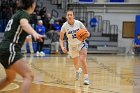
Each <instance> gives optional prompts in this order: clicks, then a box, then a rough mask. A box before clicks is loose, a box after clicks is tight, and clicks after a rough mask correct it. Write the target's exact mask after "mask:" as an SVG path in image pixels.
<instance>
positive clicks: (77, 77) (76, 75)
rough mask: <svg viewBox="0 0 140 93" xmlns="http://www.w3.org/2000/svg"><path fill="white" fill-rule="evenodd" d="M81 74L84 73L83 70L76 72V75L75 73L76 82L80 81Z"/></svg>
mask: <svg viewBox="0 0 140 93" xmlns="http://www.w3.org/2000/svg"><path fill="white" fill-rule="evenodd" d="M81 73H82V69H81V68H79V70H78V71H76V73H75V80H78V79H79V77H80V74H81Z"/></svg>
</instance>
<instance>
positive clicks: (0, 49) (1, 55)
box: [0, 10, 30, 69]
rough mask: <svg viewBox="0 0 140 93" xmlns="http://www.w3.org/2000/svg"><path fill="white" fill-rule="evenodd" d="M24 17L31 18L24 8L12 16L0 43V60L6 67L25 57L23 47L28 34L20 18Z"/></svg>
mask: <svg viewBox="0 0 140 93" xmlns="http://www.w3.org/2000/svg"><path fill="white" fill-rule="evenodd" d="M23 18H24V19H27V20H29V18H30V15H29V14H28V13H27V12H25V11H24V10H19V11H17V12H16V13H15V14H14V15H13V16H12V18H11V20H9V22H8V24H7V27H6V29H5V33H4V37H3V40H2V42H1V43H0V62H1V64H2V65H3V66H4V68H6V69H7V68H8V67H9V66H10V65H12V64H13V63H14V62H16V61H17V60H19V59H21V58H22V57H23V55H22V54H21V47H22V45H23V43H24V41H25V38H26V36H27V35H28V34H27V33H26V32H25V31H24V30H22V28H21V26H20V20H21V19H23Z"/></svg>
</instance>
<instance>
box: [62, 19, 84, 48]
mask: <svg viewBox="0 0 140 93" xmlns="http://www.w3.org/2000/svg"><path fill="white" fill-rule="evenodd" d="M82 28H83V29H86V27H85V26H84V25H83V23H82V22H80V21H78V20H74V24H73V25H70V24H69V23H68V22H65V23H64V24H63V26H62V28H61V32H63V33H66V35H67V38H68V43H69V44H70V45H76V44H80V43H81V41H79V40H78V39H77V38H76V32H77V31H78V30H79V29H82Z"/></svg>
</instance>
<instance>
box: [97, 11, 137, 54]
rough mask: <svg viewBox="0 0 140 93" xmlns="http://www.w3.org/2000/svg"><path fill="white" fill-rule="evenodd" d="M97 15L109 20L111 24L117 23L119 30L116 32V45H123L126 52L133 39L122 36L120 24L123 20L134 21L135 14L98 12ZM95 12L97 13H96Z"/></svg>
mask: <svg viewBox="0 0 140 93" xmlns="http://www.w3.org/2000/svg"><path fill="white" fill-rule="evenodd" d="M98 14H99V15H102V16H103V19H107V20H110V23H111V24H116V25H118V28H119V32H118V46H119V47H125V48H126V53H127V52H128V51H129V49H130V48H131V47H132V41H133V40H134V39H131V38H122V26H123V21H135V16H136V14H112V13H107V14H104V13H98ZM98 14H97V15H98Z"/></svg>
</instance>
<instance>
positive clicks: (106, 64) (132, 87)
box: [0, 54, 140, 93]
mask: <svg viewBox="0 0 140 93" xmlns="http://www.w3.org/2000/svg"><path fill="white" fill-rule="evenodd" d="M25 56H26V57H25V58H26V59H27V60H28V65H29V66H30V67H31V68H32V71H33V73H34V76H35V78H34V81H33V83H32V87H31V92H30V93H140V92H139V91H140V57H134V56H124V55H106V54H105V55H103V54H101V55H99V54H98V55H95V54H92V55H91V54H90V55H88V58H87V63H88V72H89V79H90V85H83V74H81V77H80V80H78V81H75V80H74V67H73V64H72V62H71V59H70V58H69V56H67V55H47V56H45V57H36V56H35V55H25ZM4 76H5V73H4V70H3V67H2V66H1V65H0V79H2V78H3V77H4ZM21 82H22V79H21V77H20V76H17V78H16V80H15V81H14V82H13V83H12V84H11V85H9V86H8V87H6V88H5V89H4V90H2V91H0V93H19V86H20V83H21Z"/></svg>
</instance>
